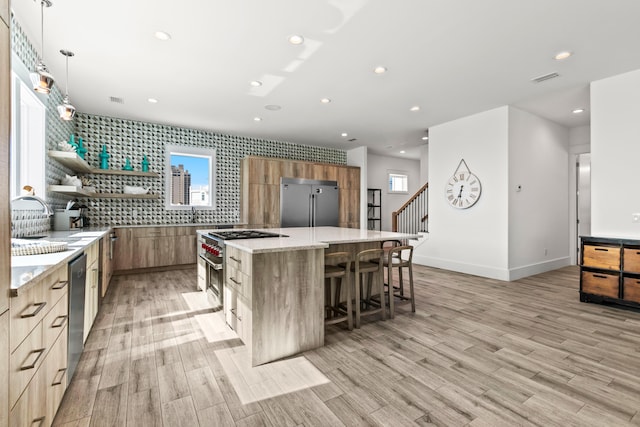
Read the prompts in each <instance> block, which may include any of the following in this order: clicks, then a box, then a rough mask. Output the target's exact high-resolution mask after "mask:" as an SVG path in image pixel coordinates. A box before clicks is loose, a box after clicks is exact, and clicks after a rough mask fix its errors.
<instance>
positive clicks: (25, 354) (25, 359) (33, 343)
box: [9, 323, 47, 407]
mask: <svg viewBox="0 0 640 427" xmlns="http://www.w3.org/2000/svg"><path fill="white" fill-rule="evenodd" d="M46 353H47V349H46V348H45V347H44V346H43V340H42V323H38V325H37V326H36V327H35V329H34V330H33V331H31V333H30V334H29V335H27V338H25V340H24V341H23V342H22V344H20V346H18V348H17V349H16V351H14V352H13V354H11V356H10V358H9V405H10V406H9V407H13V405H14V404H15V403H16V401H17V400H18V398H19V397H20V395H21V394H22V391H23V390H24V389H25V387H26V386H27V385H28V384H29V381H30V380H31V378H33V376H34V374H35V373H36V371H37V370H38V368H39V367H40V365H41V364H42V362H43V361H44V358H45V356H46Z"/></svg>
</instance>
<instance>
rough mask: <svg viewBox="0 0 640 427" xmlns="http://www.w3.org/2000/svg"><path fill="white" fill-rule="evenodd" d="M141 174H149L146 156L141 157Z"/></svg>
mask: <svg viewBox="0 0 640 427" xmlns="http://www.w3.org/2000/svg"><path fill="white" fill-rule="evenodd" d="M142 172H149V160H147V155H146V154H145V155H144V156H143V157H142Z"/></svg>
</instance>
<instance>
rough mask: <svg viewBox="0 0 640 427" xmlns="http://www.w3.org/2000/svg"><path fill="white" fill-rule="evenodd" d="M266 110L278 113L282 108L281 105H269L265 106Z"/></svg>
mask: <svg viewBox="0 0 640 427" xmlns="http://www.w3.org/2000/svg"><path fill="white" fill-rule="evenodd" d="M264 108H265V110H269V111H278V110H279V109H281V108H282V107H281V106H279V105H274V104H269V105H265V106H264Z"/></svg>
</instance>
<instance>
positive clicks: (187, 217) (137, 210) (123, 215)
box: [75, 114, 346, 225]
mask: <svg viewBox="0 0 640 427" xmlns="http://www.w3.org/2000/svg"><path fill="white" fill-rule="evenodd" d="M75 122H76V135H77V136H81V137H82V138H83V140H84V141H85V142H86V144H87V148H88V152H87V155H86V159H87V161H88V162H89V164H90V165H92V166H94V167H98V164H99V160H98V154H99V152H100V150H101V149H102V145H103V144H104V145H106V146H107V151H108V152H109V154H110V156H111V157H110V158H109V165H110V166H109V167H110V168H112V169H120V168H122V166H123V165H124V163H125V158H126V157H129V158H130V159H131V163H132V164H133V166H134V169H136V170H140V162H141V161H142V156H143V155H146V156H147V159H148V160H149V164H150V165H149V170H150V171H152V172H157V173H158V174H159V175H160V178H150V177H138V176H122V175H102V174H92V175H89V178H91V179H92V181H93V184H94V186H95V187H96V189H97V191H98V192H101V193H121V192H122V188H123V186H124V185H132V186H142V187H145V188H146V187H151V193H153V194H159V195H160V196H161V197H160V198H159V199H143V200H140V199H82V202H83V203H85V204H86V205H87V206H88V207H89V212H88V215H89V222H90V224H92V225H132V224H133V225H138V224H139V225H143V224H181V223H188V222H191V211H190V210H187V211H184V210H166V209H165V207H164V204H165V201H164V197H165V191H166V189H165V179H164V173H163V171H164V162H165V146H166V145H185V146H193V147H201V148H211V149H214V148H215V149H217V151H216V183H215V187H216V188H215V191H216V205H217V206H216V209H213V210H198V213H197V222H198V223H212V222H217V223H234V222H238V221H240V217H239V215H240V160H241V159H242V158H244V157H246V156H253V155H255V156H264V157H277V158H286V159H294V160H307V161H320V162H325V163H335V164H345V163H346V152H344V151H343V150H335V149H330V148H324V147H313V146H309V145H300V144H292V143H286V142H278V141H269V140H264V139H258V138H246V137H239V136H232V135H222V134H218V133H214V132H207V131H201V130H194V129H185V128H179V127H175V126H168V125H161V124H152V123H144V122H138V121H132V120H123V119H116V118H112V117H103V116H96V115H90V114H78V115H77V116H76V120H75Z"/></svg>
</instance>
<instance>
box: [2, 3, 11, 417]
mask: <svg viewBox="0 0 640 427" xmlns="http://www.w3.org/2000/svg"><path fill="white" fill-rule="evenodd" d="M0 18H1V19H0V46H1V48H0V199H1V200H4V201H5V202H4V203H3V204H2V207H0V242H1V244H0V378H2V379H3V380H2V381H0V426H6V425H8V423H9V409H10V407H9V381H8V378H9V354H10V353H9V345H10V344H9V342H10V341H9V323H10V312H9V311H7V310H9V305H10V304H9V292H10V289H9V288H10V286H11V252H10V250H11V249H10V248H11V245H10V244H9V243H10V239H11V217H10V211H9V134H10V131H9V129H10V125H11V81H10V78H11V67H10V52H11V45H10V33H9V1H8V0H0Z"/></svg>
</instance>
